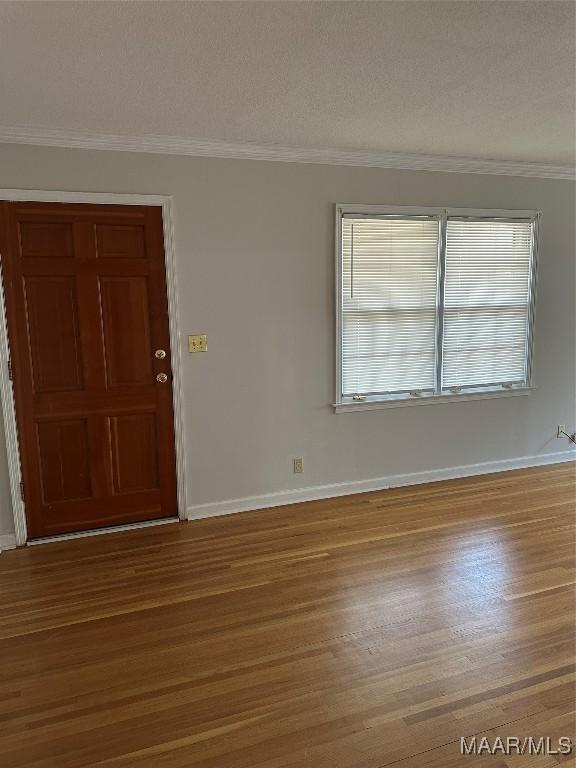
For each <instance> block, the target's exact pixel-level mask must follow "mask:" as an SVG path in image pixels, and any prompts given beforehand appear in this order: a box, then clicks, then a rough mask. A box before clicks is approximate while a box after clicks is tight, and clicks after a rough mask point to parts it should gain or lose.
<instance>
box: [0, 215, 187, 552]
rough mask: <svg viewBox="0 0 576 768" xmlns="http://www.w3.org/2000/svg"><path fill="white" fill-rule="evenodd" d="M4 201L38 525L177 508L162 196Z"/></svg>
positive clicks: (9, 294)
mask: <svg viewBox="0 0 576 768" xmlns="http://www.w3.org/2000/svg"><path fill="white" fill-rule="evenodd" d="M2 214H3V216H2V227H1V229H2V239H1V241H0V248H1V257H2V269H3V280H4V291H5V297H6V307H7V315H8V331H9V338H10V350H11V355H12V369H13V376H14V391H15V401H16V415H17V422H18V435H19V443H20V457H21V465H22V475H23V485H24V501H25V507H26V515H27V521H28V532H29V536H30V537H39V536H47V535H54V534H57V533H65V532H70V531H80V530H84V529H90V528H98V527H103V526H109V525H118V524H121V523H129V522H134V521H143V520H150V519H155V518H162V517H173V516H175V515H176V514H177V503H176V471H175V458H174V420H173V409H172V385H171V375H170V373H171V372H170V343H169V330H168V306H167V297H166V276H165V264H164V249H163V235H162V216H161V211H160V209H159V208H155V207H151V208H147V207H139V206H138V207H137V206H108V205H84V204H73V205H68V204H58V203H2ZM161 351H164V352H165V356H162V352H161ZM156 352H158V356H157V355H156ZM161 374H166V377H165V378H166V380H165V381H160V380H157V376H159V375H160V379H162V378H164V377H162V376H161Z"/></svg>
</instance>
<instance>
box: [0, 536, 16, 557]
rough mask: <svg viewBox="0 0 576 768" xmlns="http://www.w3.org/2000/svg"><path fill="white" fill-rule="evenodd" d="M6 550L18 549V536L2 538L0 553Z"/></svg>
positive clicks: (0, 538)
mask: <svg viewBox="0 0 576 768" xmlns="http://www.w3.org/2000/svg"><path fill="white" fill-rule="evenodd" d="M4 549H16V536H15V535H14V534H13V533H6V534H3V535H2V536H0V552H2V551H3V550H4Z"/></svg>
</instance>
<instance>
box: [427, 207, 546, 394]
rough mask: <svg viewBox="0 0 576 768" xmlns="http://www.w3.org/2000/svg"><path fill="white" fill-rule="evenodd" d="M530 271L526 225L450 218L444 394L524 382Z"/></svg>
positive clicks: (529, 227)
mask: <svg viewBox="0 0 576 768" xmlns="http://www.w3.org/2000/svg"><path fill="white" fill-rule="evenodd" d="M531 267H532V222H530V221H498V220H486V219H484V220H474V219H458V218H454V219H451V218H449V219H448V226H447V233H446V264H445V281H444V334H443V353H442V362H443V365H442V385H443V387H444V388H452V387H471V386H485V385H492V384H504V383H507V384H512V383H514V384H522V383H525V382H526V379H527V374H528V371H527V349H526V344H527V339H528V324H529V319H530V298H531V295H530V294H531V290H530V288H531V273H532V269H531Z"/></svg>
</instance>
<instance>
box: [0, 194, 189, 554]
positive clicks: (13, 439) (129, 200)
mask: <svg viewBox="0 0 576 768" xmlns="http://www.w3.org/2000/svg"><path fill="white" fill-rule="evenodd" d="M0 200H10V201H15V202H16V201H17V202H47V203H92V204H95V205H147V206H158V207H161V208H162V221H163V229H164V258H165V264H166V289H167V294H168V317H169V324H170V347H171V352H172V394H173V403H174V433H175V449H176V483H177V493H178V516H179V518H180V519H181V520H184V519H186V509H187V491H186V477H185V467H186V463H185V437H184V434H185V432H184V411H183V395H182V391H183V390H182V344H181V342H180V339H181V334H180V328H179V316H178V292H177V287H176V282H177V281H176V252H175V246H174V218H173V209H172V197H171V196H170V195H136V194H134V195H132V194H116V193H106V192H64V191H59V190H45V189H44V190H39V189H0ZM0 283H1V281H0ZM0 321H2V322H0V325H1V328H0V368H1V370H0V394H1V397H2V412H3V414H4V425H5V429H6V449H7V453H8V468H9V473H10V488H11V492H12V504H13V513H14V526H15V531H16V542H17V544H18V545H22V544H25V543H26V540H27V530H26V515H25V511H24V505H23V503H22V501H21V500H20V478H21V472H20V456H19V453H18V440H17V434H18V431H17V426H16V414H15V411H14V399H13V393H12V382H11V381H10V380H9V378H8V375H7V367H6V361H7V359H8V337H7V330H6V322H5V305H4V295H3V292H2V290H1V286H0ZM135 525H137V524H136V523H133V524H131V526H130V527H133V526H135ZM103 530H106V529H103ZM115 530H118V528H116V529H115Z"/></svg>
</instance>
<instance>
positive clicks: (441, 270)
mask: <svg viewBox="0 0 576 768" xmlns="http://www.w3.org/2000/svg"><path fill="white" fill-rule="evenodd" d="M446 228H447V215H446V212H444V213H443V214H442V216H441V217H440V233H439V239H438V289H437V301H436V386H435V391H436V394H437V395H440V394H442V356H443V349H444V283H445V277H446Z"/></svg>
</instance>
